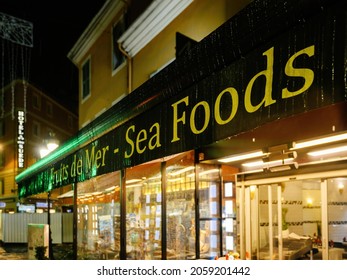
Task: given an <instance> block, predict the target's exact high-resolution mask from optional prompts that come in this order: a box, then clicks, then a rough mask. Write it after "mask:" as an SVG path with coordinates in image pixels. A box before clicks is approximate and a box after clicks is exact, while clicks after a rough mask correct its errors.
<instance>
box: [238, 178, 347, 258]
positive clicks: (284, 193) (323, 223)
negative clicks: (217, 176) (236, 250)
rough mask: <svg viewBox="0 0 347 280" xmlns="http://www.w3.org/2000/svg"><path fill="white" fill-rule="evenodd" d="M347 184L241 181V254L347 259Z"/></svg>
mask: <svg viewBox="0 0 347 280" xmlns="http://www.w3.org/2000/svg"><path fill="white" fill-rule="evenodd" d="M305 177H306V178H305ZM346 183H347V178H346V177H331V178H317V177H316V178H315V177H311V178H309V177H307V176H303V178H296V179H295V180H288V179H287V180H284V178H271V179H268V180H266V179H261V180H258V181H257V180H254V181H252V182H251V181H239V182H238V188H237V191H238V195H237V200H238V205H239V208H240V213H241V214H242V215H239V219H240V220H239V224H240V231H241V232H240V247H241V248H240V249H241V252H242V251H244V252H245V253H244V254H245V257H247V256H248V257H249V258H251V259H260V260H293V259H295V260H296V259H323V260H328V259H344V258H346V252H345V247H346V245H347V243H346V236H345V235H347V194H345V192H346V191H345V186H347V184H346Z"/></svg>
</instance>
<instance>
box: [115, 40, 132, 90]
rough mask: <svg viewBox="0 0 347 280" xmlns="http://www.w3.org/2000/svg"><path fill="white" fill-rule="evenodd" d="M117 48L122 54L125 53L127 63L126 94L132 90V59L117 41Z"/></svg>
mask: <svg viewBox="0 0 347 280" xmlns="http://www.w3.org/2000/svg"><path fill="white" fill-rule="evenodd" d="M118 48H119V50H120V51H121V53H122V54H124V55H125V57H126V59H127V64H128V68H127V69H128V82H127V83H128V84H127V87H128V94H129V93H131V92H132V90H133V89H132V83H133V81H132V80H133V75H132V72H133V69H132V68H133V60H132V58H131V56H130V55H129V54H128V53H127V52H126V51H125V50H124V49H123V46H122V44H121V43H118Z"/></svg>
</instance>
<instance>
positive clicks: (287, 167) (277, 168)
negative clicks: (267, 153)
mask: <svg viewBox="0 0 347 280" xmlns="http://www.w3.org/2000/svg"><path fill="white" fill-rule="evenodd" d="M298 167H299V165H298V163H297V162H293V163H291V164H284V165H278V166H272V167H269V170H270V171H271V172H281V171H288V170H293V169H298Z"/></svg>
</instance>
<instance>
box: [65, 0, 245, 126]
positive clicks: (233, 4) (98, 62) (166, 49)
mask: <svg viewBox="0 0 347 280" xmlns="http://www.w3.org/2000/svg"><path fill="white" fill-rule="evenodd" d="M249 2H251V1H250V0H239V1H228V0H217V1H213V2H212V1H208V0H199V1H193V0H180V1H177V0H163V1H162V0H161V1H158V0H152V1H136V0H133V1H120V0H108V1H106V2H105V5H104V6H103V7H102V9H101V10H100V11H99V12H98V14H97V15H96V16H95V17H94V19H93V20H92V21H91V23H90V24H89V26H88V27H87V29H86V30H85V31H84V33H83V34H82V35H81V36H80V38H79V40H78V41H77V42H76V44H75V45H74V46H73V48H72V49H71V50H70V52H69V54H68V57H69V58H70V59H71V61H72V62H73V63H74V64H75V65H76V66H77V67H78V68H79V71H80V72H79V73H80V75H79V91H80V93H79V128H80V129H81V128H83V127H84V126H85V125H87V124H88V123H90V122H91V121H92V120H93V119H95V118H96V117H98V116H99V115H100V114H102V113H103V112H104V111H106V110H107V109H108V108H110V107H111V106H112V105H114V104H115V103H117V102H118V101H119V100H121V99H122V98H123V97H125V96H126V95H127V94H129V93H131V92H133V91H134V90H135V89H136V88H138V87H139V86H140V85H142V84H143V83H145V82H146V81H148V80H149V79H150V78H151V77H153V76H154V75H155V74H156V73H157V72H159V71H160V70H162V69H163V68H165V66H167V65H168V64H170V63H171V62H172V61H174V60H175V59H176V58H177V57H178V56H180V55H181V54H182V53H185V52H186V51H187V50H189V49H190V48H191V47H192V46H193V45H194V44H195V43H196V42H199V41H201V40H202V39H203V38H205V37H206V36H207V35H208V34H210V33H211V32H212V31H214V30H215V29H217V28H218V27H219V26H220V25H222V24H223V23H224V22H226V21H227V20H228V19H229V18H231V17H232V16H233V15H235V14H236V13H237V12H238V11H240V10H241V9H242V8H243V7H245V6H246V5H247V4H248V3H249Z"/></svg>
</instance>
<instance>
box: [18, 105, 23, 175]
mask: <svg viewBox="0 0 347 280" xmlns="http://www.w3.org/2000/svg"><path fill="white" fill-rule="evenodd" d="M24 122H25V117H24V111H18V136H17V146H18V168H24V144H25V138H24Z"/></svg>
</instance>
